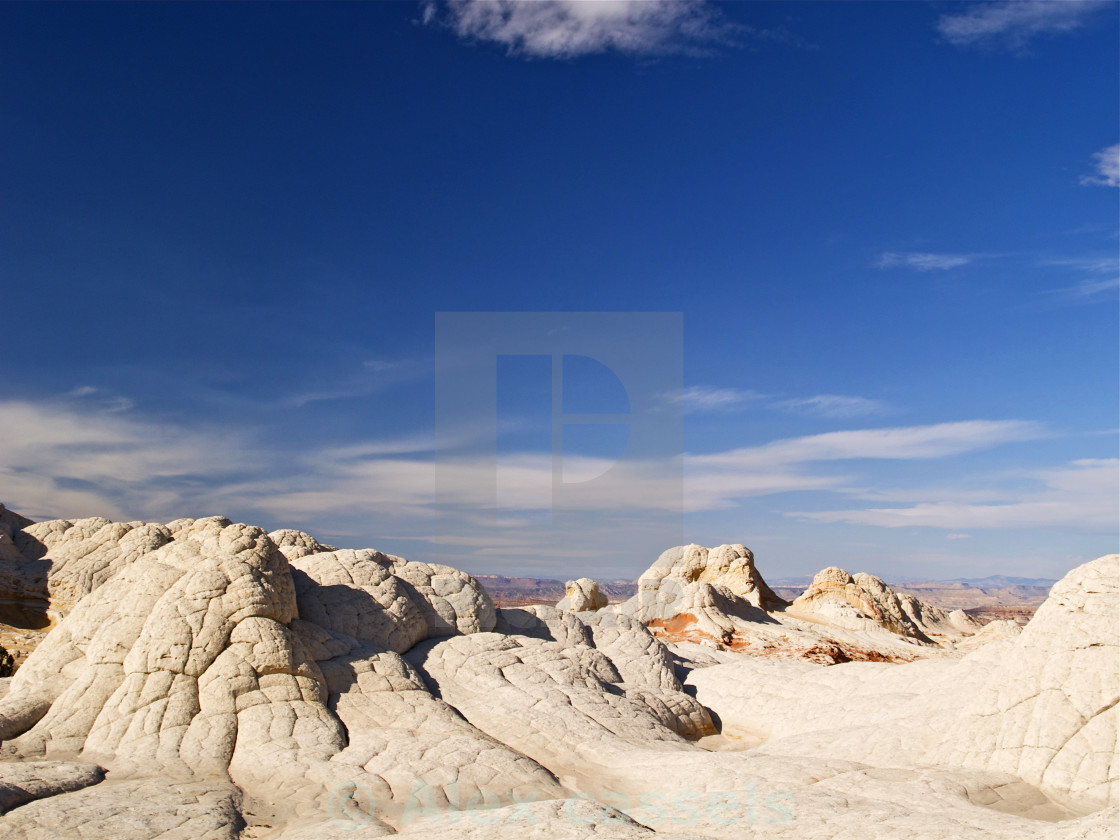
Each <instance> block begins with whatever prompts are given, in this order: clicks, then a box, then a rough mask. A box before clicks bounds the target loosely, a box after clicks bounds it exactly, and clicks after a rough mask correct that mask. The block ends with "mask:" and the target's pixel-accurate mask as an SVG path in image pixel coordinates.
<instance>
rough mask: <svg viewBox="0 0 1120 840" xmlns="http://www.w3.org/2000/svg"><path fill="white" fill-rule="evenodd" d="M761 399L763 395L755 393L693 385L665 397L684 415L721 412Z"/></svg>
mask: <svg viewBox="0 0 1120 840" xmlns="http://www.w3.org/2000/svg"><path fill="white" fill-rule="evenodd" d="M763 398H764V395H763V394H760V393H758V392H757V391H743V390H739V389H738V388H711V387H709V386H707V385H693V386H691V387H689V388H685V389H684V390H683V391H681V392H679V393H676V394H668V395H666V400H667V401H668V402H670V403H673V404H676V405H679V406H680V407H681V408H682V409H683V410H684V411H685V412H686V413H693V412H702V411H723V410H726V409H731V408H737V407H739V406H742V405H743V404H744V403H748V402H752V401H754V400H759V399H763Z"/></svg>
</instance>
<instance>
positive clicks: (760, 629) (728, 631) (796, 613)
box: [611, 545, 991, 664]
mask: <svg viewBox="0 0 1120 840" xmlns="http://www.w3.org/2000/svg"><path fill="white" fill-rule="evenodd" d="M611 609H615V610H617V611H619V612H621V613H623V614H625V615H630V616H633V617H634V618H637V619H638V620H640V621H641V622H643V623H644V624H646V625H647V626H648V627H649V628H650V629H651V631H652V632H654V633H655V634H656V635H657V636H658V637H659V638H661V639H663V640H665V641H666V642H669V643H686V644H687V643H693V644H701V645H706V646H709V647H714V648H722V649H725V650H731V651H735V652H738V653H748V654H751V655H754V656H765V657H771V658H799V659H806V660H808V661H811V662H818V663H822V664H831V663H836V662H848V661H852V660H870V661H878V662H908V661H912V660H914V659H918V658H925V657H929V656H938V655H945V654H946V652H947V651H948V650H952V649H953V648H954V647H955V645H956V643H957V642H958V641H962V640H964V639H966V638H969V637H971V636H973V635H975V634H976V633H977V632H978V631H979V630H980V628H981V625H980V623H979V622H977V621H975V620H974V619H972V618H970V617H969V616H968V615H966V614H965V613H964V612H962V611H959V610H958V611H954V612H952V613H949V612H946V611H945V610H942V609H939V608H937V607H934V606H931V605H929V604H926V603H923V602H922V601H919V600H918V599H916V598H913V597H911V596H909V595H905V594H898V593H895V592H894V591H893V590H891V589H890V588H889V587H888V586H886V585H885V584H884V583H883V582H882V581H881V580H879V578H876V577H873V576H871V575H866V574H858V575H856V576H855V577H854V578H853V577H852V576H851V575H849V574H848V573H847V572H845V571H843V570H841V569H837V568H829V569H825V570H824V571H822V572H821V573H820V574H818V575H817V576H816V578H815V579H814V581H813V585H812V586H811V587H810V588H809V589H808V590H807V591H806V592H805V593H804V594H803V595H802V596H801V597H800V598H798V599H797V600H796V601H794V602H793V603H792V604H789V603H788V602H786V601H784V600H782V599H781V598H779V597H778V596H777V595H775V594H774V592H773V591H772V590H771V589H770V587H769V586H767V585H766V581H764V580H763V579H762V575H761V574H760V573H759V571H758V569H757V568H756V567H755V565H754V555H752V554H751V552H750V550H749V549H747V548H745V547H744V546H742V545H721V546H718V547H717V548H713V549H707V548H704V547H703V546H698V545H686V546H679V547H677V548H673V549H670V550H669V551H666V552H665V553H663V554H662V555H661V557H659V558H658V560H657V562H655V563H654V564H653V565H652V566H651V567H650V568H649V569H648V570H647V571H646V572H644V573H643V574H642V576H641V577H640V578H639V579H638V593H637V594H636V595H635V596H634V597H633V598H631V599H630V600H628V601H626V602H625V603H623V604H621V605H619V606H617V607H614V608H611ZM988 638H991V635H989V636H986V637H984V639H983V640H981V641H984V640H987V639H988Z"/></svg>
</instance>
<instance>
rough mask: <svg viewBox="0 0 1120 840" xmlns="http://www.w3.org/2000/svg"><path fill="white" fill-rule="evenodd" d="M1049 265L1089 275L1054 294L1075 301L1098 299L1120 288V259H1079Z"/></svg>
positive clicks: (1054, 261) (1050, 262)
mask: <svg viewBox="0 0 1120 840" xmlns="http://www.w3.org/2000/svg"><path fill="white" fill-rule="evenodd" d="M1046 264H1047V265H1055V266H1061V267H1063V268H1070V269H1073V270H1075V271H1080V272H1084V273H1085V274H1088V275H1089V276H1088V278H1087V279H1085V280H1082V281H1081V282H1079V283H1077V284H1076V285H1073V286H1067V287H1065V288H1062V289H1056V290H1054V293H1056V294H1060V295H1065V296H1067V297H1072V298H1074V299H1075V300H1087V299H1091V298H1096V297H1098V296H1099V295H1101V294H1102V293H1104V292H1110V291H1112V290H1114V289H1117V288H1120V259H1117V258H1116V257H1079V258H1074V259H1064V260H1048V261H1047V263H1046Z"/></svg>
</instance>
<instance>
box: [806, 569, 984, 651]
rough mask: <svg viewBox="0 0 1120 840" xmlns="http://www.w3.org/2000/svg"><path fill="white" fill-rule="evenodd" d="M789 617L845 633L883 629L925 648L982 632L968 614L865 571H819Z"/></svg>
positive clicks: (977, 623) (978, 624)
mask: <svg viewBox="0 0 1120 840" xmlns="http://www.w3.org/2000/svg"><path fill="white" fill-rule="evenodd" d="M788 613H789V614H790V615H796V616H799V617H805V618H810V619H815V620H818V621H823V622H825V623H828V624H832V625H835V626H837V627H841V628H844V629H846V630H854V631H867V630H870V631H872V632H874V631H876V630H879V629H883V630H887V631H889V632H891V633H896V634H898V635H900V636H907V637H909V638H911V639H915V640H917V641H919V642H924V643H932V642H933V640H934V638H935V637H943V636H952V637H957V636H960V635H962V633H975V632H976V631H978V630H979V629H980V627H981V625H980V622H978V621H976V620H975V619H973V618H971V617H969V616H968V615H967V614H966V613H965V612H964V611H963V610H956V611H954V612H952V613H950V612H947V611H946V610H943V609H941V608H940V607H934V606H932V605H930V604H926V603H924V602H922V601H919V600H918V599H917V598H914V597H913V596H911V595H906V594H904V593H897V592H895V591H894V590H893V589H891V588H890V587H889V586H887V585H886V584H885V583H883V581H882V580H880V579H879V578H877V577H875V576H874V575H868V574H864V573H862V572H861V573H858V574H856V575H854V576H853V575H849V574H848V573H847V572H845V571H844V570H843V569H839V568H837V567H835V566H830V567H829V568H827V569H824V570H823V571H820V572H818V573H817V575H816V577H814V578H813V582H812V584H810V586H809V588H808V589H806V590H805V592H804V593H802V594H801V595H800V596H799V597H798V598H797V599H796V600H794V602H793V603H792V604H790V606H789V609H788Z"/></svg>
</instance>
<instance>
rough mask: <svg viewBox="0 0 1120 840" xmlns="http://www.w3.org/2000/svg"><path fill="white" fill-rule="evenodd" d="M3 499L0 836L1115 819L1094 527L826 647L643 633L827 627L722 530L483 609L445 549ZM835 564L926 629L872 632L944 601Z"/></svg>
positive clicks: (655, 829)
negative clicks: (1013, 605) (34, 605)
mask: <svg viewBox="0 0 1120 840" xmlns="http://www.w3.org/2000/svg"><path fill="white" fill-rule="evenodd" d="M0 526H3V527H0V586H3V587H6V589H7V593H8V595H10V596H11V597H13V598H14V597H17V596H18V597H21V598H25V599H32V598H34V599H39V603H40V604H41V606H42V608H43V610H44V611H49V612H50V613H51V615H52V616H53V617H52V619H51V620H52V626H51V627H50V629H49V632H47V633H46V635H45V637H44V638H43V640H42V641H41V643H39V645H38V646H37V647H36V648H35V649H34V651H33V652H32V653H31V654H30V655H29V656H28V657H27V659H26V661H25V662H24V663H23V664H22V666H21V667H20V668H19V670H18V671H17V673H16V675H15V676H14V677H13V678H12V679H11V680H10V681H8V684H7V692H6V693H3V696H2V697H0V740H2V742H3V744H2V747H0V811H2V812H3V813H2V815H0V840H3V838H27V839H28V840H30V838H52V839H53V838H69V837H73V838H88V840H100V838H105V839H106V840H108V838H128V839H129V840H131V838H137V839H139V838H163V839H164V840H170V839H171V838H215V839H217V838H245V839H246V840H250V838H252V839H253V840H264V839H267V840H301V838H303V839H304V840H306V839H308V838H337V837H380V836H388V835H392V834H404V835H415V836H418V837H419V836H422V837H425V838H446V840H453V839H454V838H504V837H509V838H511V840H512V838H522V837H541V838H545V837H548V838H552V837H555V838H573V840H574V838H598V837H603V838H607V837H610V838H641V837H647V836H665V837H667V838H681V839H682V840H683V838H707V837H727V838H732V837H734V838H740V837H744V836H750V834H751V833H757V834H759V835H765V836H768V837H775V838H795V837H796V838H810V840H812V839H813V838H833V837H837V838H856V837H858V838H861V840H866V839H867V838H871V840H879V838H881V839H882V840H887V838H896V837H900V836H906V837H914V838H929V839H930V840H939V839H940V838H945V840H948V838H974V837H975V838H981V837H991V838H1007V840H1012V838H1014V839H1015V840H1018V838H1023V837H1039V838H1053V839H1054V840H1060V839H1061V840H1075V838H1085V839H1086V840H1088V838H1098V837H1101V838H1103V837H1106V836H1112V831H1113V829H1114V827H1115V820H1116V809H1115V802H1116V797H1117V758H1116V716H1117V710H1116V695H1117V683H1118V682H1120V675H1118V674H1117V661H1118V651H1117V639H1116V623H1117V611H1116V598H1117V585H1116V577H1117V558H1116V557H1115V556H1112V557H1108V558H1102V559H1100V560H1097V561H1094V562H1093V563H1090V564H1087V565H1085V566H1082V567H1081V568H1079V569H1076V570H1074V571H1073V572H1071V573H1070V574H1069V575H1068V576H1067V577H1066V578H1065V579H1064V580H1063V581H1062V582H1061V583H1060V584H1059V585H1058V586H1056V587H1055V589H1054V592H1053V593H1052V595H1051V598H1050V600H1049V601H1048V602H1047V604H1046V605H1045V606H1044V607H1043V608H1042V609H1040V610H1039V612H1038V614H1037V615H1036V617H1035V618H1034V619H1033V620H1032V621H1031V623H1030V624H1029V625H1028V626H1027V628H1026V629H1025V630H1024V631H1023V632H1022V633H1021V634H1019V635H1017V636H1016V635H1014V634H1012V633H1010V632H1006V633H1005V632H1002V631H1000V632H993V633H991V634H990V635H991V636H992V640H991V641H989V642H988V643H987V644H983V645H980V644H976V645H974V649H973V650H972V651H971V652H967V653H966V651H965V649H963V648H962V649H961V650H958V651H954V655H953V656H952V657H948V656H940V657H939V656H932V657H930V656H926V657H923V658H920V659H919V661H915V662H912V663H909V664H892V663H890V662H849V663H847V664H841V665H833V666H830V667H824V666H822V665H820V664H816V663H815V662H813V661H812V660H811V659H810V658H807V657H805V656H797V657H793V658H787V659H782V658H760V657H757V656H744V655H742V653H740V652H736V650H735V645H734V644H727V643H724V644H704V641H705V639H704V637H703V636H697V637H695V638H692V639H689V638H683V639H678V640H675V641H673V643H672V645H671V646H667V645H666V644H665V642H664V641H663V640H662V639H660V638H658V636H659V635H663V633H662V631H664V629H665V626H666V624H667V623H669V622H671V621H672V619H674V618H675V617H676V616H679V615H681V614H682V613H681V612H679V607H680V606H681V604H682V603H683V604H685V605H686V606H687V607H688V608H689V609H691V610H693V611H694V612H693V613H692V614H693V615H694V617H695V623H696V624H697V625H700V626H701V627H702V628H707V629H706V630H705V632H707V631H711V632H713V633H723V632H725V631H730V633H731V635H732V637H734V636H735V635H736V634H742V633H743V632H748V631H749V632H754V633H756V634H757V635H755V636H754V637H752V641H751V642H750V643H749V644H748V646H750V644H754V645H755V646H756V647H758V645H760V644H763V643H765V644H771V643H773V644H774V645H780V644H785V645H787V647H788V646H793V647H796V646H797V645H799V644H802V643H805V644H808V643H809V642H810V641H812V640H813V639H815V640H816V641H815V642H814V643H816V644H822V642H821V640H822V639H823V638H825V637H824V636H822V635H821V631H814V630H812V629H811V628H813V627H814V626H817V625H815V624H814V622H813V621H811V620H809V619H808V618H805V619H795V618H787V617H784V616H783V613H784V608H785V602H783V601H780V599H777V598H776V597H775V596H774V595H773V593H772V592H771V591H770V590H769V588H768V587H766V585H765V582H764V581H762V578H761V576H760V575H758V573H757V569H755V568H754V565H753V556H751V555H750V552H749V551H747V550H746V549H745V548H744V547H742V546H723V547H720V548H719V549H714V550H711V551H708V550H707V549H703V550H700V549H699V547H686V549H680V550H674V551H673V552H670V553H668V554H667V555H664V556H663V559H665V562H664V563H662V562H661V561H659V563H658V564H655V569H656V572H655V573H653V574H647V576H644V577H643V580H644V581H646V584H647V585H646V588H645V590H644V591H645V592H646V594H645V596H644V600H641V599H639V601H638V602H637V603H635V604H631V605H630V606H629V607H628V608H626V609H617V608H615V609H612V608H609V607H604V606H603V605H602V604H600V603H599V601H598V600H597V599H596V598H595V597H594V594H595V592H596V589H597V588H595V587H592V586H591V585H590V584H589V583H588V584H585V582H584V581H576V582H573V591H572V592H570V593H569V597H570V598H571V600H570V601H569V603H568V604H566V605H565V609H560V610H558V609H556V608H554V607H548V606H541V607H529V608H522V609H512V610H495V609H494V607H493V604H492V603H491V601H490V598H489V596H488V595H487V594H486V592H485V590H483V589H482V587H481V586H479V584H478V583H477V582H476V581H475V580H474V579H473V578H471V577H470V576H469V575H467V574H465V573H463V572H460V571H457V570H455V569H450V568H447V567H444V566H438V565H432V564H425V563H415V562H409V561H406V560H404V559H402V558H399V557H393V556H390V555H386V554H382V553H380V552H377V551H373V550H351V549H336V548H333V547H331V546H327V545H323V544H321V543H319V542H318V541H317V540H315V539H314V538H313V537H311V536H310V535H308V534H304V533H302V532H299V531H293V530H281V531H273V532H272V533H266V532H265V531H263V530H262V529H260V528H255V527H252V526H249V525H243V524H236V523H232V522H230V521H228V520H226V519H222V518H220V517H211V518H207V519H199V520H189V519H181V520H176V521H174V522H170V523H166V524H158V523H137V522H134V523H125V524H121V523H111V522H108V521H106V520H101V519H85V520H74V521H69V520H57V521H53V522H44V523H37V524H32V523H30V522H29V521H27V520H25V519H23V518H22V517H18V516H17V515H15V514H13V513H11V512H10V511H0ZM837 571H838V570H837ZM830 574H831V573H830ZM843 574H845V575H846V573H843ZM833 577H836V578H837V579H836V581H835V583H836V584H837V586H836V587H832V589H833V590H834V591H833V594H837V592H838V591H839V590H840V589H842V590H844V594H842V595H841V596H840V597H841V598H842V599H843V602H844V603H846V604H848V605H849V606H851V604H852V600H851V599H849V597H848V596H849V595H852V594H853V593H852V592H849V590H848V589H847V587H849V586H853V587H856V588H858V589H859V590H860V593H862V594H858V598H865V596H866V595H867V594H868V593H869V594H870V595H871V596H873V597H872V599H871V600H872V602H873V605H875V606H876V608H877V609H880V611H881V612H883V611H884V609H885V608H884V607H883V606H882V603H887V604H888V606H889V609H885V612H884V613H883V614H884V615H887V616H888V617H889V620H890V621H893V622H895V623H899V622H902V623H905V621H907V620H908V621H911V622H912V623H913V628H916V632H920V633H922V634H925V635H926V637H927V641H922V640H921V639H920V638H918V637H917V636H913V635H912V636H909V637H906V638H903V637H904V635H905V634H901V635H900V634H898V633H889V631H887V630H882V628H881V627H880V628H879V629H880V630H882V632H883V633H884V634H888V635H889V636H890V637H891V641H889V645H894V646H895V647H894V648H891V649H892V650H893V649H898V650H906V649H907V646H910V647H913V648H922V649H926V648H932V649H935V650H937V649H939V648H938V647H937V645H935V644H933V641H935V640H934V639H933V637H934V636H935V635H937V634H939V633H941V632H942V631H944V632H946V633H947V632H948V628H949V627H950V626H955V625H954V623H953V622H954V619H952V618H951V617H949V616H937V615H934V614H932V613H923V612H922V609H921V607H920V606H915V605H908V604H907V603H905V602H904V601H902V600H901V599H896V600H897V604H895V602H893V601H890V598H889V593H885V592H881V591H879V590H878V589H877V588H876V586H875V584H874V580H877V579H872V580H871V581H866V580H862V578H861V576H858V575H857V576H855V577H850V578H849V579H848V580H847V581H840V580H839V577H838V576H836V575H833ZM829 580H831V577H830V578H829ZM591 583H593V582H591ZM574 590H578V592H576V591H574ZM673 590H675V591H676V594H674V595H672V597H668V596H669V595H670V593H671V591H673ZM822 591H823V590H822ZM682 593H683V594H682ZM639 595H640V596H641V595H642V592H639ZM829 597H831V596H829ZM853 597H855V596H854V595H853ZM858 598H856V600H857V602H858ZM876 598H877V599H879V600H875V599H876ZM674 599H676V600H674ZM682 599H683V600H682ZM884 599H885V600H884ZM810 600H812V599H810ZM826 600H827V599H826ZM881 602H882V603H881ZM896 606H897V610H898V614H897V615H896V614H895V613H894V612H891V611H890V610H892V609H895V607H896ZM853 609H855V608H854V607H853ZM860 609H863V608H862V607H860ZM672 610H678V611H677V612H673V613H672V614H670V611H672ZM807 611H808V612H811V611H812V610H811V609H810V610H807ZM824 612H826V613H827V612H828V610H824ZM841 613H843V610H841ZM845 615H846V614H845ZM845 615H841V619H842V620H846V619H845ZM863 615H864V618H867V615H866V613H863ZM775 616H778V618H775ZM846 617H847V618H850V617H851V616H846ZM813 618H815V620H816V621H820V620H821V619H820V616H819V615H818V616H814V617H813ZM874 618H875V617H874V615H872V616H871V619H874ZM658 622H660V624H658ZM783 622H786V623H783ZM797 622H800V623H797ZM880 623H881V622H880ZM958 623H959V622H958ZM744 627H745V628H747V631H744V630H743V628H744ZM826 629H827V633H828V634H829V635H828V636H827V638H828V639H829V640H831V641H829V642H828V643H829V644H832V643H837V640H840V641H841V642H844V643H849V642H850V643H852V644H855V641H859V640H860V639H864V641H866V639H865V637H866V636H867V635H868V634H867V633H866V632H865V631H864V629H863V626H862V625H860V626H854V629H853V628H847V629H846V628H844V627H835V626H832V625H829V626H828V627H827V628H826ZM904 629H905V628H904ZM814 633H816V635H813V634H814ZM844 634H849V635H848V636H845V635H844ZM783 637H784V641H783ZM721 638H722V637H721ZM896 638H897V639H898V641H894V640H893V639H896ZM759 640H763V641H762V642H760V641H759ZM845 640H847V641H845ZM853 640H855V641H853ZM931 640H933V641H931ZM883 644H884V645H888V643H887V642H884V643H883ZM755 652H756V653H757V650H756V651H755ZM899 658H905V657H899ZM915 658H917V657H915Z"/></svg>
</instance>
